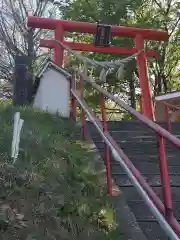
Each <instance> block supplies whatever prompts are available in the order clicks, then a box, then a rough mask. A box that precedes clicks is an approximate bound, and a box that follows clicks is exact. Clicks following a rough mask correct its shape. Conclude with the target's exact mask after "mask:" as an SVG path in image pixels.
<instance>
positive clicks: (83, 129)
mask: <svg viewBox="0 0 180 240" xmlns="http://www.w3.org/2000/svg"><path fill="white" fill-rule="evenodd" d="M80 96H81V99H82V100H84V78H83V77H82V75H80ZM81 118H82V119H81V121H82V128H81V135H82V137H83V138H85V137H86V114H85V111H84V110H83V109H82V113H81Z"/></svg>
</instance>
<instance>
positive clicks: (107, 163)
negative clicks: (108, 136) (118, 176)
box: [100, 93, 113, 196]
mask: <svg viewBox="0 0 180 240" xmlns="http://www.w3.org/2000/svg"><path fill="white" fill-rule="evenodd" d="M100 105H101V114H102V122H103V132H107V131H108V125H107V116H106V108H105V99H104V95H103V94H102V93H101V94H100ZM104 153H105V166H106V179H107V193H108V195H110V196H112V194H113V193H112V178H111V163H110V151H109V148H108V146H107V144H106V143H104Z"/></svg>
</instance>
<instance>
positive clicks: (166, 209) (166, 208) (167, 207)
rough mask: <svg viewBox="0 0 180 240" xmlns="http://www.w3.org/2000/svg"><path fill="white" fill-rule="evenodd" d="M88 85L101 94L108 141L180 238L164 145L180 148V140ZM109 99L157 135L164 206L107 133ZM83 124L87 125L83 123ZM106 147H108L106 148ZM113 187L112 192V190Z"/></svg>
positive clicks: (108, 180)
mask: <svg viewBox="0 0 180 240" xmlns="http://www.w3.org/2000/svg"><path fill="white" fill-rule="evenodd" d="M81 77H82V78H83V79H85V78H84V76H83V75H82V74H81ZM85 80H86V81H87V82H88V83H90V84H91V85H92V87H94V88H95V89H96V90H97V91H98V92H100V94H101V111H102V121H103V132H104V134H105V136H107V137H108V139H110V140H111V142H112V143H113V145H114V147H115V149H117V151H118V153H119V154H120V156H121V157H122V158H123V160H124V161H125V163H126V164H127V166H128V167H129V169H130V170H131V172H132V173H133V175H134V176H135V177H136V179H137V180H138V181H139V183H140V184H141V185H142V186H143V188H144V189H145V190H146V192H147V193H148V195H149V196H150V198H151V199H152V200H153V202H154V204H155V205H156V207H157V208H158V209H159V211H160V212H161V213H162V214H163V215H164V216H165V217H166V219H167V221H168V222H169V224H170V225H171V226H172V227H173V229H174V230H175V232H176V233H177V234H178V236H180V224H178V222H177V221H176V219H175V217H174V215H173V207H172V199H171V187H170V180H169V175H168V166H167V159H166V151H165V145H164V139H166V140H168V141H169V142H171V143H172V144H173V145H175V146H177V147H178V148H180V139H178V138H177V137H175V136H173V135H172V134H171V133H169V132H168V131H166V130H165V129H164V128H162V127H161V126H159V125H158V124H156V123H154V122H153V121H151V120H149V119H148V118H146V117H145V116H143V115H142V114H141V113H138V112H136V110H135V109H133V108H131V107H130V106H129V105H127V104H125V103H124V102H123V101H122V100H120V99H118V98H117V97H115V96H113V95H112V94H110V93H109V92H107V91H106V90H104V89H103V88H101V86H99V85H98V84H96V83H95V82H92V80H91V79H90V78H88V77H86V79H85ZM105 97H106V98H109V99H110V100H111V101H114V102H115V103H116V104H117V105H119V106H120V107H122V108H123V109H125V110H127V111H128V112H129V113H130V114H132V115H133V116H134V117H136V118H137V119H138V120H140V121H141V122H142V123H144V124H145V125H146V126H148V127H149V128H150V129H152V130H153V131H154V132H156V134H157V139H158V153H159V166H160V175H161V182H162V185H163V202H164V204H162V202H161V200H160V199H159V197H158V196H157V195H156V193H155V192H154V191H153V190H152V188H151V187H150V186H149V185H148V183H147V182H146V181H145V180H144V178H143V177H142V176H141V174H140V172H139V171H138V170H137V169H136V168H135V167H134V165H133V164H132V162H131V161H130V160H129V158H128V157H127V156H126V155H125V154H124V153H123V151H122V150H120V149H119V148H118V147H117V144H116V143H115V141H114V140H113V139H112V137H111V136H110V135H109V133H108V131H107V119H106V117H105V116H106V114H105V104H104V98H105ZM82 124H86V123H83V122H82ZM105 147H106V146H105ZM108 154H109V152H108V151H106V148H105V157H106V170H107V172H106V174H107V184H108V192H109V193H110V192H111V193H112V185H110V184H109V183H110V182H111V175H110V159H109V156H108ZM110 187H111V191H110V189H109V188H110Z"/></svg>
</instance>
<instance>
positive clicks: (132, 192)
mask: <svg viewBox="0 0 180 240" xmlns="http://www.w3.org/2000/svg"><path fill="white" fill-rule="evenodd" d="M152 188H153V190H154V191H155V193H156V194H157V195H158V196H159V197H160V198H161V200H162V199H163V192H162V187H161V186H158V187H157V186H156V187H152ZM121 191H122V192H123V193H124V195H125V196H126V199H133V200H134V201H140V200H142V198H141V196H140V195H139V194H138V192H137V190H136V189H135V188H134V187H132V186H121ZM171 195H172V200H173V201H180V198H179V196H180V187H171Z"/></svg>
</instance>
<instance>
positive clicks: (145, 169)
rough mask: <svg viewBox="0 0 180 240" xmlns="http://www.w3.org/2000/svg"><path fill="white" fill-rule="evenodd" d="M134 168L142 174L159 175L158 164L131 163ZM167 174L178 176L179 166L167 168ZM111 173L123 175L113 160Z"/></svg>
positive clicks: (179, 172) (118, 165)
mask: <svg viewBox="0 0 180 240" xmlns="http://www.w3.org/2000/svg"><path fill="white" fill-rule="evenodd" d="M133 164H134V166H135V167H136V168H137V169H138V170H139V171H140V172H141V173H142V174H160V170H159V164H158V163H153V162H142V163H141V162H136V163H135V162H133ZM168 170H169V174H180V165H178V166H171V165H170V166H168ZM111 171H112V172H113V173H114V174H118V173H123V172H124V171H123V169H122V168H121V167H120V164H119V163H118V162H116V161H114V160H112V161H111Z"/></svg>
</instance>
